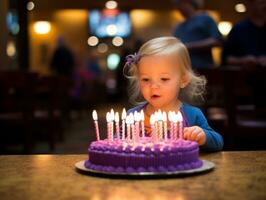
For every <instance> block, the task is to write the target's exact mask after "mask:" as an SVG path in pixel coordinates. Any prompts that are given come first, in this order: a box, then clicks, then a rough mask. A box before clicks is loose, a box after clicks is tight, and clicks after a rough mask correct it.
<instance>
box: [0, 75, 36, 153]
mask: <svg viewBox="0 0 266 200" xmlns="http://www.w3.org/2000/svg"><path fill="white" fill-rule="evenodd" d="M35 79H36V74H33V73H27V72H20V71H0V130H1V131H0V137H1V139H0V147H1V152H4V151H5V150H6V148H7V147H8V146H9V145H14V144H22V145H23V147H24V148H23V152H22V153H30V152H32V147H33V146H32V144H33V141H32V110H31V104H32V91H33V90H32V87H33V86H34V85H35Z"/></svg>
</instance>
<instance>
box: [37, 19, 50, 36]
mask: <svg viewBox="0 0 266 200" xmlns="http://www.w3.org/2000/svg"><path fill="white" fill-rule="evenodd" d="M34 31H35V32H36V33H37V34H41V35H44V34H47V33H49V32H50V31H51V24H50V22H48V21H38V22H35V23H34Z"/></svg>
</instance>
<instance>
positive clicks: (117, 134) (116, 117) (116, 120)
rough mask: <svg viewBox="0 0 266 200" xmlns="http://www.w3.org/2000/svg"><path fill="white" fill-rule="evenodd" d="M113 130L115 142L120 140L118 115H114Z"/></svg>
mask: <svg viewBox="0 0 266 200" xmlns="http://www.w3.org/2000/svg"><path fill="white" fill-rule="evenodd" d="M115 128H116V137H117V140H120V130H119V113H118V112H116V113H115Z"/></svg>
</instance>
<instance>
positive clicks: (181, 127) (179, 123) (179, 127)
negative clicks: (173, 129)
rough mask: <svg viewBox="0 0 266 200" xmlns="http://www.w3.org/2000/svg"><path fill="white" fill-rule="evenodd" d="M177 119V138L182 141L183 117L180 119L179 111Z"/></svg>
mask: <svg viewBox="0 0 266 200" xmlns="http://www.w3.org/2000/svg"><path fill="white" fill-rule="evenodd" d="M177 118H178V125H179V126H178V131H179V134H178V135H179V138H180V139H183V117H182V114H181V112H180V111H179V112H178V113H177Z"/></svg>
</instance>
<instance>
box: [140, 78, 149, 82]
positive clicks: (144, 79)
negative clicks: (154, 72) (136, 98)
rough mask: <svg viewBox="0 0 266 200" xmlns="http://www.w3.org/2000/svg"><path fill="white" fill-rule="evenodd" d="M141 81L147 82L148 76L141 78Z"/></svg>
mask: <svg viewBox="0 0 266 200" xmlns="http://www.w3.org/2000/svg"><path fill="white" fill-rule="evenodd" d="M141 81H143V82H148V81H149V79H148V78H143V79H141Z"/></svg>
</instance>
